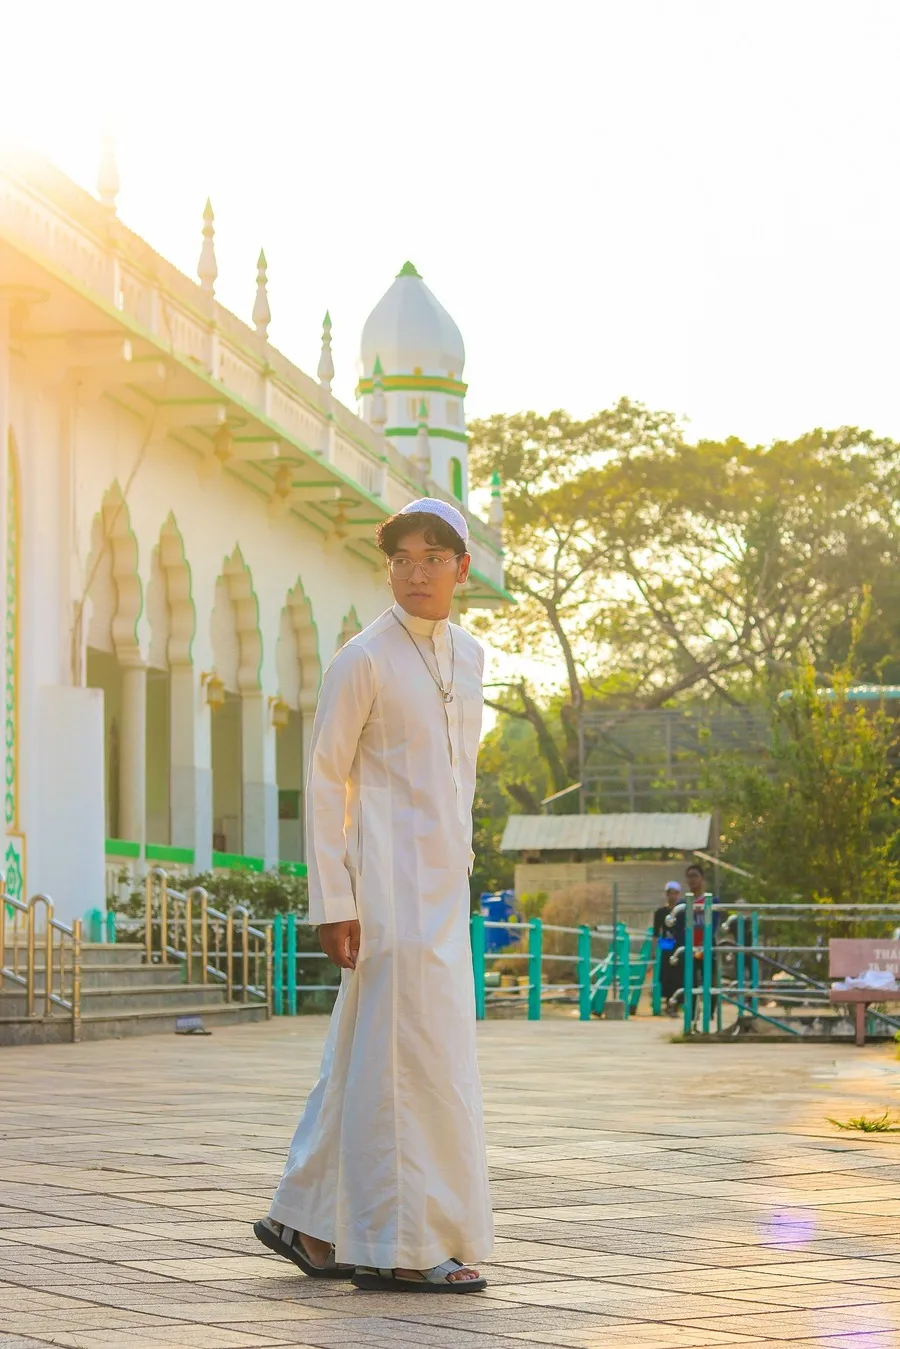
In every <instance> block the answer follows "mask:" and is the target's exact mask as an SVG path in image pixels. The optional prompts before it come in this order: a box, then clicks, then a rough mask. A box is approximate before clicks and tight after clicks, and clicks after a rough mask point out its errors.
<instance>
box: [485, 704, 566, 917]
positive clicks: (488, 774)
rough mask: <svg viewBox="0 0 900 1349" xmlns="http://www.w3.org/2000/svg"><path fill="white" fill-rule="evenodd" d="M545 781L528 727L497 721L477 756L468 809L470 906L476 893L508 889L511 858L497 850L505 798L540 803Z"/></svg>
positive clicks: (506, 812) (505, 813) (508, 720)
mask: <svg viewBox="0 0 900 1349" xmlns="http://www.w3.org/2000/svg"><path fill="white" fill-rule="evenodd" d="M548 780H549V775H548V772H547V766H546V763H545V761H544V760H543V759H542V758H541V755H540V753H539V751H538V749H537V739H536V735H535V731H534V728H533V727H532V726H531V725H530V723H529V722H526V721H523V720H522V719H520V718H507V717H505V718H501V719H500V720H499V721H498V722H497V725H496V726H494V727H493V728H492V729H491V730H490V731H488V732H487V734H486V735H485V737H484V739H483V741H482V742H481V748H480V750H479V753H478V779H477V782H476V787H475V804H474V809H473V815H474V841H473V848H474V850H475V872H474V875H473V876H472V897H473V901H474V902H477V900H478V897H479V896H480V895H482V894H485V893H494V892H496V891H497V890H511V889H512V888H513V877H514V866H515V858H514V856H513V854H512V853H503V852H501V851H500V841H501V839H502V837H503V830H504V827H505V825H506V820H507V816H508V815H509V813H510V797H511V796H512V797H513V799H517V800H519V802H520V803H521V802H522V798H523V796H525V799H526V801H527V800H529V799H533V800H536V801H540V800H541V799H542V798H543V797H544V796H546V795H547V793H548V790H549V788H548ZM517 793H518V796H517V795H516V794H517ZM525 794H527V796H526V795H525Z"/></svg>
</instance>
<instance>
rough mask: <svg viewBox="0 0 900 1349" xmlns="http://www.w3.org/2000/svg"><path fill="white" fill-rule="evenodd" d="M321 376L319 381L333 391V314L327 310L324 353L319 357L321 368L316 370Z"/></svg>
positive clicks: (323, 343)
mask: <svg viewBox="0 0 900 1349" xmlns="http://www.w3.org/2000/svg"><path fill="white" fill-rule="evenodd" d="M316 374H317V375H318V376H319V383H320V384H321V385H322V388H323V389H324V390H325V391H326V392H327V393H331V381H332V380H333V379H334V361H333V359H332V356H331V315H330V314H329V313H328V311H327V310H326V311H325V318H324V319H323V320H322V355H321V356H320V357H319V368H318V370H317V371H316Z"/></svg>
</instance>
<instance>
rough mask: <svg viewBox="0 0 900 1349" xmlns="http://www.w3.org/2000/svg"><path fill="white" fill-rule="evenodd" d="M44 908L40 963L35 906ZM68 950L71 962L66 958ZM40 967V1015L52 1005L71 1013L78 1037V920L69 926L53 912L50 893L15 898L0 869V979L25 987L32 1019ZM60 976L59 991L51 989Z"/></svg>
mask: <svg viewBox="0 0 900 1349" xmlns="http://www.w3.org/2000/svg"><path fill="white" fill-rule="evenodd" d="M40 906H43V909H44V924H45V929H44V935H43V939H42V941H41V944H40V946H41V953H42V955H43V965H42V966H39V965H38V963H37V956H38V929H37V913H38V908H39V907H40ZM7 909H12V910H13V914H14V918H13V953H14V954H13V965H12V967H11V968H10V967H9V966H7V964H6V924H7ZM20 915H22V916H23V917H24V919H25V929H26V931H25V964H24V971H23V970H20V966H19V950H20V945H19V917H20ZM55 932H58V933H59V942H58V943H54V940H53V934H54V933H55ZM69 950H70V951H71V963H70V962H69V961H68V959H67V954H68V951H69ZM57 952H58V963H57V964H56V968H55V969H54V955H55V954H56V953H57ZM41 970H42V971H43V976H44V988H43V1011H42V1013H41V1015H43V1016H51V1015H52V1013H53V1010H54V1008H55V1007H58V1008H62V1010H63V1011H65V1012H68V1013H69V1014H70V1018H71V1023H72V1039H73V1041H77V1040H78V1039H79V1038H80V1032H81V920H80V919H77V918H76V919H75V920H74V922H73V923H72V924H71V926H70V925H69V924H68V923H64V922H63V921H62V919H60V918H55V917H54V914H53V900H52V899H51V898H50V896H49V895H45V894H36V895H32V896H31V898H30V899H29V900H28V902H27V903H25V902H23V901H22V900H19V899H15V898H14V897H13V896H12V895H8V894H7V893H6V877H5V876H4V875H3V873H2V872H0V983H2V982H3V981H4V980H9V981H10V982H11V983H13V984H15V985H16V986H17V987H19V988H24V990H25V1015H26V1017H27V1018H29V1019H31V1018H34V1017H36V1016H37V1015H38V1013H37V1011H36V1003H37V992H38V990H37V976H38V973H39V972H40V971H41ZM67 973H68V974H70V975H71V992H70V996H68V997H67V996H66V975H67ZM55 976H56V977H58V979H59V992H58V993H57V992H54V990H53V980H54V977H55Z"/></svg>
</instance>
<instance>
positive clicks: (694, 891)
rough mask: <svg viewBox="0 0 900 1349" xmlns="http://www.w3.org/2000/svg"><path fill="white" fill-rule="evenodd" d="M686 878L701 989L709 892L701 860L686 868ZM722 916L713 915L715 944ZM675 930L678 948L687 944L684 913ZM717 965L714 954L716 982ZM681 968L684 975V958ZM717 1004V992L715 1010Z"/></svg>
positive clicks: (697, 985) (696, 982) (696, 981)
mask: <svg viewBox="0 0 900 1349" xmlns="http://www.w3.org/2000/svg"><path fill="white" fill-rule="evenodd" d="M684 878H685V880H686V881H687V887H688V890H690V892H691V895H692V896H693V899H694V931H693V947H694V988H695V989H699V988H700V987H701V986H702V984H703V901H704V899H705V898H706V894H707V890H706V872H705V871H704V870H703V867H702V866H701V865H700V863H699V862H692V863H691V864H690V866H689V867H687V868H686V869H685V873H684ZM713 900H714V901H715V902H716V903H718V900H717V899H716V896H715V895H714V896H713ZM720 918H721V914H718V913H714V914H713V916H712V931H713V943H714V944H715V939H716V932H717V930H718V927H719V919H720ZM673 931H674V934H675V945H676V948H677V947H681V946H684V944H685V919H684V914H683V913H681V914H679V915H678V917H677V918H676V919H675V925H674V929H673ZM715 965H716V960H715V955H714V956H713V975H714V978H713V981H714V982H715ZM679 968H680V970H681V973H682V975H683V974H684V963H683V959H682V963H681V964H680V966H679ZM683 982H684V980H683V978H682V984H683ZM715 1005H716V997H715V994H713V999H712V1007H713V1010H715Z"/></svg>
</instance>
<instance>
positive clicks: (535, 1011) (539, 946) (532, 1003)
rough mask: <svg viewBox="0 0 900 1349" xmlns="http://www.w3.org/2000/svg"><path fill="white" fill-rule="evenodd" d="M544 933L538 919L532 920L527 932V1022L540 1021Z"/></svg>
mask: <svg viewBox="0 0 900 1349" xmlns="http://www.w3.org/2000/svg"><path fill="white" fill-rule="evenodd" d="M543 948H544V931H543V924H542V923H541V920H540V918H532V920H531V923H530V924H529V932H528V984H529V987H528V1020H529V1021H540V1019H541V988H542V985H543V954H544V950H543Z"/></svg>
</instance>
